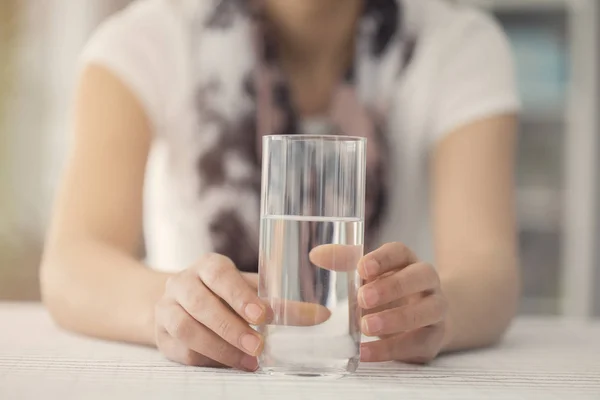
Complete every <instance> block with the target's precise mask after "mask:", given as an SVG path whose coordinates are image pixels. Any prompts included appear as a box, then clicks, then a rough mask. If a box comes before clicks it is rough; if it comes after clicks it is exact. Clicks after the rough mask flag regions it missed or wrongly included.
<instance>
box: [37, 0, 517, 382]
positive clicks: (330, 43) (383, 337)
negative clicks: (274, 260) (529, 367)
mask: <svg viewBox="0 0 600 400" xmlns="http://www.w3.org/2000/svg"><path fill="white" fill-rule="evenodd" d="M352 1H353V3H352V4H353V5H356V4H360V3H359V2H358V0H352ZM283 3H285V4H286V5H293V7H282V4H283ZM342 3H343V4H346V5H347V4H349V1H348V0H331V1H329V2H323V1H320V0H309V1H307V0H305V1H302V2H300V1H298V2H289V1H288V0H269V1H267V5H268V12H269V16H270V18H271V20H272V21H276V22H277V23H276V25H277V26H278V27H279V28H278V29H281V30H280V34H281V35H283V39H282V43H281V46H282V47H284V48H285V52H283V53H284V54H286V55H287V56H286V57H285V60H284V61H283V62H284V63H285V64H286V65H287V71H288V73H289V74H290V77H291V81H292V82H295V85H294V99H295V101H296V103H297V105H298V106H299V108H300V109H301V110H302V111H303V112H305V113H307V114H310V113H311V112H317V111H319V109H320V107H322V105H324V104H326V103H327V96H328V93H326V92H321V91H311V88H315V87H320V85H304V84H302V82H306V81H307V80H308V79H312V77H318V79H321V80H323V81H324V82H326V83H327V82H329V81H328V79H329V80H332V82H334V81H335V79H333V78H332V77H336V74H337V75H339V73H338V72H339V71H342V70H343V67H344V62H343V58H339V57H331V56H330V55H328V54H329V53H328V52H327V51H319V49H324V48H325V49H340V48H341V49H344V48H347V42H348V40H347V38H346V37H345V35H344V34H343V33H344V32H351V29H349V27H350V28H352V27H353V23H354V22H355V21H356V16H357V15H358V14H357V13H355V12H349V11H348V9H352V7H347V8H343V7H341V8H335V7H340V5H341V4H342ZM323 4H326V5H327V7H329V8H327V9H322V10H324V11H323V15H330V17H329V18H320V17H319V16H320V15H321V14H320V13H319V12H317V11H318V10H320V9H319V8H318V7H320V5H321V7H325V6H323ZM344 10H345V11H344ZM356 10H358V8H357V9H356ZM325 11H326V12H325ZM281 27H284V28H286V29H282V28H281ZM315 32H319V35H316V34H315ZM326 32H330V33H331V34H330V35H324V33H326ZM317 37H319V40H320V42H317V41H316V40H317ZM324 38H328V40H325V39H324ZM316 43H319V46H320V47H318V48H317V49H316V51H314V52H310V51H309V50H310V49H311V46H312V48H315V44H316ZM338 51H339V52H340V53H339V54H344V51H343V50H338ZM298 54H304V55H306V54H311V57H312V58H311V61H310V63H308V64H307V65H309V66H311V67H310V68H308V67H307V68H306V69H305V70H303V71H302V73H296V72H295V71H297V68H295V63H294V60H295V59H297V55H298ZM348 54H349V53H348ZM320 71H328V72H327V73H320ZM336 71H338V72H336ZM332 82H329V83H327V84H325V85H324V86H325V87H330V88H331V87H333V83H332ZM74 116H75V120H74V132H75V137H74V145H73V148H72V151H71V155H70V158H69V160H68V165H67V168H66V171H65V175H64V178H63V181H62V184H61V187H60V188H59V191H58V196H57V199H56V204H55V209H54V213H53V222H52V225H51V229H50V232H49V235H48V241H47V246H46V252H45V255H44V260H43V263H42V267H41V287H42V293H43V298H44V302H45V304H46V306H47V308H48V310H49V311H50V313H51V315H52V317H53V318H54V319H55V321H56V322H57V323H58V324H59V325H61V326H62V327H63V328H65V329H68V330H72V331H75V332H78V333H82V334H86V335H90V336H94V337H100V338H103V339H109V340H117V341H125V342H131V343H139V344H144V345H149V346H156V347H157V348H158V349H159V350H160V351H161V352H163V353H164V354H165V356H166V357H168V358H169V359H171V360H174V361H177V362H180V363H183V364H187V365H196V366H228V367H234V368H238V369H242V370H246V371H254V370H255V369H256V368H257V363H256V356H257V355H258V354H260V352H261V351H262V348H263V345H264V343H263V338H262V337H260V335H259V334H258V333H257V332H255V331H254V330H253V329H252V328H251V327H250V326H249V324H256V323H261V322H263V321H267V322H269V321H276V320H278V319H277V318H276V316H277V313H278V312H282V311H283V310H285V311H287V312H289V313H291V315H292V316H293V318H291V320H290V321H289V322H288V323H290V324H294V325H311V324H317V323H320V322H323V321H325V320H326V319H327V318H328V314H327V310H323V309H322V308H318V307H316V306H310V305H306V304H297V303H291V304H290V303H285V304H281V305H277V306H276V307H270V306H268V305H266V304H263V303H262V302H261V301H260V299H259V298H258V296H257V293H256V281H257V277H256V275H253V274H242V273H240V272H238V271H237V269H236V268H235V266H234V265H233V264H232V262H231V261H230V260H228V259H227V258H226V257H224V256H221V255H218V254H209V255H205V256H204V257H202V258H201V259H200V260H198V262H197V263H196V264H195V265H192V266H188V268H187V269H186V270H184V271H182V272H181V273H179V274H165V273H160V272H156V271H152V270H150V269H148V268H146V267H145V266H144V265H143V264H142V263H141V262H140V261H139V257H138V248H139V246H140V238H141V237H142V204H143V195H142V193H143V190H142V189H143V182H144V174H145V167H146V161H147V157H148V152H149V149H150V145H151V137H152V132H151V128H150V124H149V121H148V118H147V116H146V115H145V113H144V111H143V109H142V107H141V105H140V102H139V101H138V99H136V98H135V96H134V95H132V93H131V92H130V91H129V90H128V89H127V87H126V86H125V85H124V84H123V83H122V82H120V81H119V80H118V79H117V78H116V77H115V76H114V75H113V74H112V73H111V72H110V71H107V70H105V69H103V68H102V67H99V66H89V67H88V68H87V69H86V70H85V71H84V73H83V76H82V78H81V81H80V83H79V86H78V92H77V98H76V101H75V110H74ZM515 131H516V117H515V116H513V115H504V116H494V117H490V118H487V119H484V120H480V121H476V122H473V123H470V124H468V125H466V126H462V127H459V128H457V129H456V130H455V131H454V132H450V133H449V134H448V135H446V136H445V139H443V140H442V141H441V142H439V143H438V144H437V145H436V148H435V149H434V151H433V153H432V157H431V160H432V161H431V166H430V171H431V178H432V179H431V182H432V187H431V209H432V215H433V221H432V223H433V231H434V235H435V237H434V239H435V246H436V249H435V250H436V269H434V268H433V266H432V265H429V264H427V263H424V262H422V261H421V260H420V259H419V257H418V255H417V254H414V253H413V252H412V251H411V250H410V249H408V248H407V247H406V246H405V245H404V244H402V243H388V244H386V245H384V246H382V247H381V248H379V249H377V250H376V251H374V252H372V253H370V254H367V255H366V256H364V257H363V258H362V259H361V260H360V262H359V265H358V272H359V274H360V275H361V277H362V278H363V279H364V280H365V283H366V284H365V285H364V286H363V287H362V288H361V289H360V291H359V294H358V302H359V305H360V307H361V308H362V309H363V311H364V317H363V319H362V321H361V326H362V330H363V332H364V333H365V334H366V335H369V336H374V337H377V338H378V340H376V341H374V342H371V343H368V344H363V345H362V349H361V353H362V355H361V357H362V360H363V361H365V362H371V361H387V360H399V361H407V362H416V363H424V362H428V361H430V360H432V359H434V358H435V357H436V356H437V355H438V354H440V353H441V352H446V351H455V350H461V349H467V348H473V347H479V346H487V345H490V344H493V343H495V342H496V341H498V340H499V339H500V338H501V336H502V334H503V332H504V331H505V330H506V328H507V327H508V325H509V323H510V321H511V319H512V317H513V316H514V314H515V309H516V304H517V299H518V293H519V280H518V276H519V274H518V263H517V257H516V254H517V251H516V244H515V224H514V205H513V200H512V198H513V187H514V183H513V181H512V177H513V165H514V148H515V136H516V135H515ZM491 182H493V184H491ZM331 251H340V249H332V248H324V249H315V251H314V252H313V253H311V257H312V259H313V260H316V261H315V262H316V263H317V264H318V265H321V266H322V267H323V268H328V267H329V268H331V266H328V265H327V259H328V256H327V255H328V253H327V252H331ZM341 251H342V253H343V251H351V250H344V249H341ZM329 259H331V257H329ZM338 260H339V257H338ZM271 306H272V305H271Z"/></svg>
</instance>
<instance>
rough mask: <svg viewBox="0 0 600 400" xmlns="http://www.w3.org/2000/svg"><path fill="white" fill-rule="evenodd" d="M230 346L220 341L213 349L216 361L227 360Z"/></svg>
mask: <svg viewBox="0 0 600 400" xmlns="http://www.w3.org/2000/svg"><path fill="white" fill-rule="evenodd" d="M229 353H230V346H229V344H228V343H227V342H225V341H223V340H221V341H219V343H218V344H217V345H216V347H215V354H216V360H218V361H222V362H223V361H225V360H227V359H228V358H229Z"/></svg>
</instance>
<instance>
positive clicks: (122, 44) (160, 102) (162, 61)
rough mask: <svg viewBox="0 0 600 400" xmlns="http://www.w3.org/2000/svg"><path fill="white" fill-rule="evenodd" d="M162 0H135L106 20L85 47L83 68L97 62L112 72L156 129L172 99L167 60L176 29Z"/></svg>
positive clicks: (171, 57) (81, 58)
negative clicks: (136, 0) (169, 99)
mask: <svg viewBox="0 0 600 400" xmlns="http://www.w3.org/2000/svg"><path fill="white" fill-rule="evenodd" d="M167 11H168V10H167V9H165V5H164V3H163V2H161V1H153V0H152V1H143V2H140V1H138V2H135V3H133V5H131V6H130V7H129V8H127V9H125V10H124V11H122V12H121V13H119V14H117V15H115V16H113V17H111V18H110V19H108V20H107V21H105V22H104V23H103V24H102V25H100V27H99V28H98V29H97V30H96V32H95V33H94V34H93V35H92V37H91V39H90V40H89V42H88V43H87V45H86V46H85V48H84V50H83V52H82V55H81V57H80V68H81V69H83V68H85V67H86V66H88V65H91V64H94V65H99V66H102V67H104V68H106V69H108V70H109V71H110V72H111V73H113V74H114V75H115V76H116V77H117V78H118V79H119V80H121V81H122V82H123V84H125V86H127V87H128V89H129V90H131V92H132V93H133V95H134V96H135V97H136V98H137V99H138V101H139V102H140V104H141V105H142V107H143V108H144V111H145V112H146V114H147V117H148V118H149V120H150V123H151V124H152V127H153V129H154V130H156V129H157V127H158V126H160V125H162V123H163V119H164V114H165V112H166V111H165V110H166V101H167V99H168V98H169V93H168V92H169V85H168V84H167V82H166V78H167V77H168V76H169V75H172V73H171V72H170V71H169V69H170V68H171V67H170V66H169V61H168V60H174V56H173V54H172V52H173V50H172V47H173V46H169V44H168V43H169V40H173V39H174V38H173V28H172V24H170V20H169V14H168V12H167Z"/></svg>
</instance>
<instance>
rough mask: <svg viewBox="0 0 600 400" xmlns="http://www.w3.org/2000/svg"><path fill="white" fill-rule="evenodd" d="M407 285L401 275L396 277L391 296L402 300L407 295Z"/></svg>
mask: <svg viewBox="0 0 600 400" xmlns="http://www.w3.org/2000/svg"><path fill="white" fill-rule="evenodd" d="M407 290H408V288H407V284H406V281H405V280H404V279H402V276H400V274H396V275H394V280H393V284H392V285H391V294H392V296H393V297H394V299H400V298H402V297H404V295H405V294H406V293H407Z"/></svg>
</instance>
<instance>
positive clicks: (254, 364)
mask: <svg viewBox="0 0 600 400" xmlns="http://www.w3.org/2000/svg"><path fill="white" fill-rule="evenodd" d="M240 364H241V365H242V368H243V369H245V370H246V371H250V372H254V371H256V370H257V369H258V361H257V360H256V357H252V356H244V358H242V361H240Z"/></svg>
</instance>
